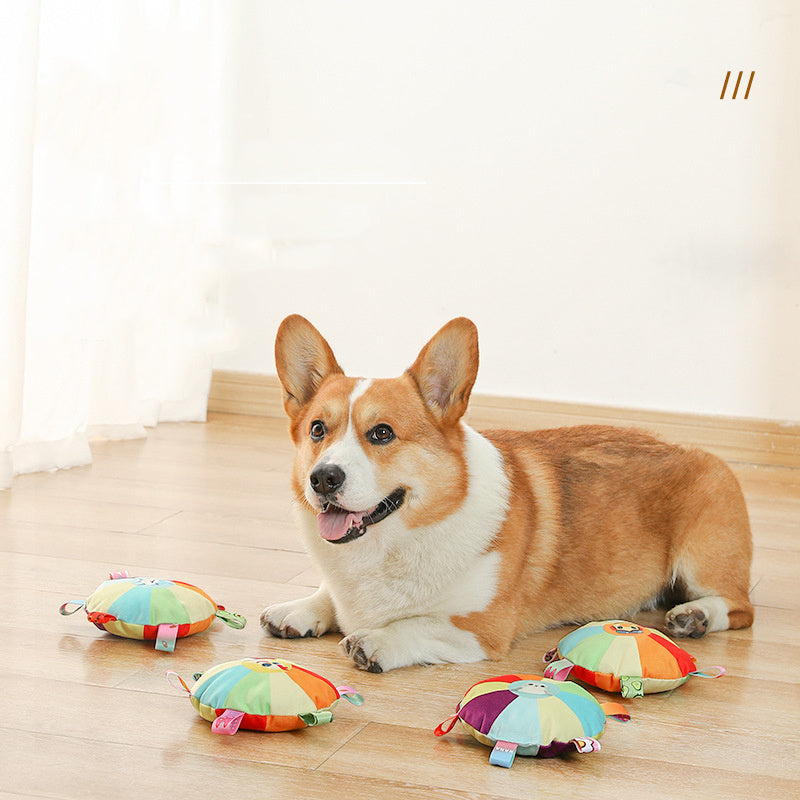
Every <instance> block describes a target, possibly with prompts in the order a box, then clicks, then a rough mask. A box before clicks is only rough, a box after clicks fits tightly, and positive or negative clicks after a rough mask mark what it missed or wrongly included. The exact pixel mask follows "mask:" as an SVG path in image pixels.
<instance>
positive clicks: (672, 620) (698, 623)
mask: <svg viewBox="0 0 800 800" xmlns="http://www.w3.org/2000/svg"><path fill="white" fill-rule="evenodd" d="M707 629H708V616H707V615H706V612H705V611H703V609H702V608H693V607H692V606H682V607H680V608H674V609H673V610H672V611H670V612H669V613H668V614H667V630H668V631H669V633H670V635H672V636H676V637H682V636H689V637H691V638H692V639H699V638H700V637H701V636H705V634H706V630H707Z"/></svg>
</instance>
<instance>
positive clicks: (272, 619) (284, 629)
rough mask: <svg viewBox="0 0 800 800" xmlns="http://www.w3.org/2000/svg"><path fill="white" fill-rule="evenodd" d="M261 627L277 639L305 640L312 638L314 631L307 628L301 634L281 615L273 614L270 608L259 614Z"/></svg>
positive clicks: (300, 631)
mask: <svg viewBox="0 0 800 800" xmlns="http://www.w3.org/2000/svg"><path fill="white" fill-rule="evenodd" d="M261 627H262V628H263V629H264V631H265V633H269V634H271V635H272V636H275V637H276V638H278V639H305V638H306V637H307V636H313V635H314V631H313V630H312V629H311V628H308V629H306V630H305V632H303V631H302V630H300V629H299V628H298V627H296V626H295V625H292V624H291V623H290V622H289V621H288V620H287V618H286V617H284V616H283V615H275V614H273V610H272V609H271V608H268V609H266V610H265V611H264V612H263V613H262V614H261Z"/></svg>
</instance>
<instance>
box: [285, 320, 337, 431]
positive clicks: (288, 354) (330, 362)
mask: <svg viewBox="0 0 800 800" xmlns="http://www.w3.org/2000/svg"><path fill="white" fill-rule="evenodd" d="M275 365H276V366H277V368H278V378H279V379H280V382H281V385H282V386H283V407H284V409H286V413H287V414H288V415H289V417H290V418H291V419H294V417H296V416H297V414H299V413H300V410H301V409H302V408H303V407H304V406H305V405H306V403H308V401H309V400H311V398H312V397H313V396H314V395H315V394H316V393H317V390H318V389H319V387H320V385H321V384H322V381H323V380H325V378H327V377H328V376H329V375H336V374H340V375H341V374H343V372H344V370H342V368H341V367H340V366H339V364H338V363H337V362H336V357H335V356H334V355H333V350H331V348H330V345H329V344H328V343H327V342H326V341H325V339H324V338H323V337H322V334H321V333H320V332H319V331H318V330H317V329H316V328H315V327H314V326H313V325H312V324H311V323H310V322H309V321H308V320H307V319H306V318H305V317H301V316H300V315H299V314H292V316H290V317H286V319H285V320H284V321H283V322H282V323H281V325H280V327H279V328H278V334H277V336H276V337H275Z"/></svg>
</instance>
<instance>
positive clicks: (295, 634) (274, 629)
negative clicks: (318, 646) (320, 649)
mask: <svg viewBox="0 0 800 800" xmlns="http://www.w3.org/2000/svg"><path fill="white" fill-rule="evenodd" d="M267 630H268V631H269V632H270V633H271V634H272V635H273V636H275V637H277V638H278V639H305V638H306V637H307V636H311V634H312V631H306V632H305V633H300V631H298V630H297V629H296V628H293V627H292V626H291V625H287V626H286V627H285V628H279V627H278V626H277V625H275V624H273V623H272V622H267Z"/></svg>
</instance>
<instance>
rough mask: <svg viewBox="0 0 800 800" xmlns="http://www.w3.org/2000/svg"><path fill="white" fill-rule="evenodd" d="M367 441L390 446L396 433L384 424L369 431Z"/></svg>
mask: <svg viewBox="0 0 800 800" xmlns="http://www.w3.org/2000/svg"><path fill="white" fill-rule="evenodd" d="M367 439H369V441H370V442H372V444H388V443H389V442H391V441H392V439H394V431H393V430H392V429H391V428H390V427H389V426H388V425H385V424H384V423H382V422H381V423H380V424H378V425H376V426H375V427H374V428H371V429H370V430H368V431H367Z"/></svg>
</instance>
